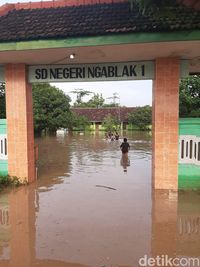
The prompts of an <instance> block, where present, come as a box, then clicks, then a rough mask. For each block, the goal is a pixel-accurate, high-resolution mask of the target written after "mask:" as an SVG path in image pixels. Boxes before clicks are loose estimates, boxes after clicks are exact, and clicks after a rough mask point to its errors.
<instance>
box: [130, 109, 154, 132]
mask: <svg viewBox="0 0 200 267" xmlns="http://www.w3.org/2000/svg"><path fill="white" fill-rule="evenodd" d="M128 120H129V123H130V124H132V125H135V126H137V127H138V128H139V129H141V130H145V129H147V127H148V126H149V125H150V124H151V123H152V108H151V107H150V106H144V107H137V109H136V110H135V111H134V112H131V113H130V114H129V118H128Z"/></svg>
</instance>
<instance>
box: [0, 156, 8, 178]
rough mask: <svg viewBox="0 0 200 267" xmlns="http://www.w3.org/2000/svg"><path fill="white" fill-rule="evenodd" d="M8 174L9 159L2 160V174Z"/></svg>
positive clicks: (0, 168)
mask: <svg viewBox="0 0 200 267" xmlns="http://www.w3.org/2000/svg"><path fill="white" fill-rule="evenodd" d="M7 175H8V161H7V160H0V176H7Z"/></svg>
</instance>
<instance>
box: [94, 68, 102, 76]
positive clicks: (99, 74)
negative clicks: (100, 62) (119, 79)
mask: <svg viewBox="0 0 200 267" xmlns="http://www.w3.org/2000/svg"><path fill="white" fill-rule="evenodd" d="M95 77H96V78H101V68H100V67H96V68H95Z"/></svg>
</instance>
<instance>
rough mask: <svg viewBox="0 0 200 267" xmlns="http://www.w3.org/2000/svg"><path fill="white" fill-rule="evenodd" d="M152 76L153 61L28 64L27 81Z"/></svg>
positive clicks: (112, 79)
mask: <svg viewBox="0 0 200 267" xmlns="http://www.w3.org/2000/svg"><path fill="white" fill-rule="evenodd" d="M153 78H154V62H153V61H144V62H125V63H106V64H81V65H79V64H74V65H40V66H29V82H30V83H34V82H88V81H91V82H92V81H115V80H145V79H153Z"/></svg>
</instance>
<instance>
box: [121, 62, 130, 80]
mask: <svg viewBox="0 0 200 267" xmlns="http://www.w3.org/2000/svg"><path fill="white" fill-rule="evenodd" d="M124 76H126V77H129V70H128V66H126V65H125V66H124V68H123V71H122V77H124Z"/></svg>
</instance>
